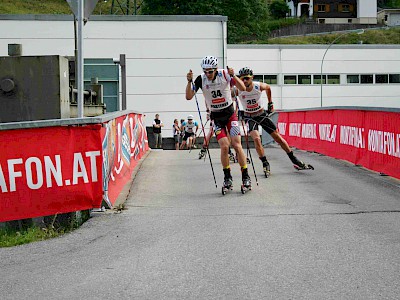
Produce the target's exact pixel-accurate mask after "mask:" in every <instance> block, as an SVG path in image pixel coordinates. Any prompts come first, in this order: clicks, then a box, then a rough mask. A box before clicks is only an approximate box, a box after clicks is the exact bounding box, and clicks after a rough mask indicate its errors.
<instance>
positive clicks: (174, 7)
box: [141, 0, 268, 43]
mask: <svg viewBox="0 0 400 300" xmlns="http://www.w3.org/2000/svg"><path fill="white" fill-rule="evenodd" d="M141 12H142V14H144V15H222V16H227V17H228V43H235V42H238V41H239V40H241V39H245V40H248V39H252V38H254V37H257V36H259V35H261V33H262V32H265V28H266V26H265V22H266V20H267V19H268V8H267V5H266V2H265V0H229V1H228V0H207V1H197V0H171V1H165V0H144V1H143V5H142V8H141Z"/></svg>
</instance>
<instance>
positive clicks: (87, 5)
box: [67, 0, 99, 20]
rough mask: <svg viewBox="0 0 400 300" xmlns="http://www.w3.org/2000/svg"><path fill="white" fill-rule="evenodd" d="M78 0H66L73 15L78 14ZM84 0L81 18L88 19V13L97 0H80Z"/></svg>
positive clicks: (91, 10)
mask: <svg viewBox="0 0 400 300" xmlns="http://www.w3.org/2000/svg"><path fill="white" fill-rule="evenodd" d="M78 1H79V0H67V2H68V4H69V6H70V7H71V10H72V12H73V13H74V15H75V16H78ZM81 1H84V3H83V18H84V19H86V20H87V19H89V17H90V15H91V14H92V12H93V10H94V8H95V7H96V4H97V2H98V1H99V0H81Z"/></svg>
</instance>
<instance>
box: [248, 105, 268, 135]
mask: <svg viewBox="0 0 400 300" xmlns="http://www.w3.org/2000/svg"><path fill="white" fill-rule="evenodd" d="M244 120H245V121H246V123H247V126H248V127H249V132H251V131H253V130H258V125H261V127H262V128H263V129H264V130H265V131H266V132H268V133H269V134H271V133H273V132H274V131H276V126H275V124H274V122H272V120H271V119H270V118H269V117H268V115H267V112H266V111H264V112H263V113H262V114H260V115H257V116H255V117H248V116H244Z"/></svg>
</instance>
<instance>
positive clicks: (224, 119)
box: [210, 104, 235, 128]
mask: <svg viewBox="0 0 400 300" xmlns="http://www.w3.org/2000/svg"><path fill="white" fill-rule="evenodd" d="M234 112H235V110H234V108H233V104H231V105H229V106H228V107H226V108H224V109H221V110H220V111H212V112H211V113H210V119H211V120H212V121H213V122H214V126H218V127H219V128H224V127H226V126H227V125H228V122H229V119H230V118H231V116H232V114H233V113H234Z"/></svg>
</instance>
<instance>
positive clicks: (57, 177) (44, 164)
mask: <svg viewBox="0 0 400 300" xmlns="http://www.w3.org/2000/svg"><path fill="white" fill-rule="evenodd" d="M84 155H85V156H86V157H88V158H89V159H90V165H89V166H86V165H85V161H84V160H83V153H80V152H77V153H74V159H73V166H72V174H70V175H71V176H70V177H69V178H71V177H72V184H73V185H76V184H79V178H82V179H83V182H84V183H88V182H89V176H88V172H87V169H90V173H91V174H90V176H91V181H92V182H97V181H98V176H97V164H96V157H97V156H100V155H101V153H100V151H87V152H84ZM6 164H7V169H4V165H3V166H2V165H1V164H0V190H1V192H2V193H7V192H15V191H16V190H17V188H18V185H17V183H18V184H20V183H21V184H22V182H21V180H16V179H17V178H23V179H22V180H23V181H25V183H26V186H27V187H28V188H29V189H31V190H37V189H40V188H41V187H43V185H44V181H45V180H46V187H47V188H51V187H53V179H54V181H55V183H56V185H57V186H63V185H64V184H65V185H66V186H68V185H71V179H66V180H65V182H63V173H62V169H61V156H60V155H55V156H54V157H53V158H52V157H50V156H44V157H43V160H41V159H40V158H39V157H34V156H32V157H29V158H27V159H26V160H25V161H23V159H22V158H16V159H9V160H7V163H6ZM7 171H8V172H7ZM23 171H24V173H23ZM4 173H5V174H7V173H8V178H6V176H5V175H4Z"/></svg>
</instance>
